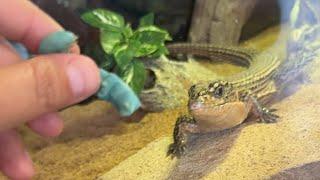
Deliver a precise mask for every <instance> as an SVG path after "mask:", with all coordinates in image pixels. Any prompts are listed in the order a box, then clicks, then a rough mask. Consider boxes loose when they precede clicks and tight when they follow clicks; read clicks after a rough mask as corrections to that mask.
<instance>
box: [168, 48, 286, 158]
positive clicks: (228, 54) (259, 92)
mask: <svg viewBox="0 0 320 180" xmlns="http://www.w3.org/2000/svg"><path fill="white" fill-rule="evenodd" d="M168 49H169V51H170V55H179V54H185V55H186V54H187V55H194V56H201V57H206V58H209V59H211V60H223V61H225V60H227V61H230V62H232V63H238V64H242V65H245V66H247V67H248V69H247V70H245V71H243V72H240V73H238V74H235V75H232V76H229V77H226V78H224V79H220V80H214V81H212V82H201V83H198V84H195V85H193V86H191V87H190V89H189V102H188V108H189V115H183V116H180V117H178V119H177V121H176V124H175V128H174V133H173V136H174V142H173V144H171V145H170V147H169V151H168V155H173V156H178V157H179V156H181V155H182V154H183V153H184V151H185V149H186V143H187V135H188V133H205V132H213V131H220V130H223V129H228V128H231V127H234V126H236V125H238V124H240V123H242V122H243V121H244V120H245V119H246V118H247V117H248V115H250V114H253V115H255V116H257V117H258V119H259V120H260V121H261V122H265V123H273V122H275V121H276V120H277V118H278V116H277V115H276V114H274V111H275V109H268V108H266V107H265V106H264V105H265V104H266V102H267V101H266V100H268V99H270V98H268V97H269V96H270V95H272V94H273V93H275V92H276V88H275V83H274V79H273V77H274V75H275V73H276V71H277V69H278V67H279V65H280V61H279V60H278V59H277V58H276V57H275V56H272V55H271V54H268V53H260V54H259V53H256V52H253V51H249V50H243V49H239V48H221V47H215V46H212V45H208V44H188V43H181V44H173V45H169V46H168Z"/></svg>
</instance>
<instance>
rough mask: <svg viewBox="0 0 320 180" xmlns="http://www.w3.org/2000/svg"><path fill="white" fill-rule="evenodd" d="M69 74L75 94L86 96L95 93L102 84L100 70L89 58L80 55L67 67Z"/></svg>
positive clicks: (76, 95)
mask: <svg viewBox="0 0 320 180" xmlns="http://www.w3.org/2000/svg"><path fill="white" fill-rule="evenodd" d="M67 75H68V78H69V83H70V87H71V90H72V92H73V95H74V96H75V97H76V98H85V97H88V96H90V95H91V94H93V93H95V92H96V91H97V90H98V88H99V84H100V78H99V71H98V68H97V66H96V65H95V63H94V62H93V61H92V60H90V59H89V58H86V57H83V56H80V58H79V59H76V60H74V61H71V62H70V64H69V65H68V67H67Z"/></svg>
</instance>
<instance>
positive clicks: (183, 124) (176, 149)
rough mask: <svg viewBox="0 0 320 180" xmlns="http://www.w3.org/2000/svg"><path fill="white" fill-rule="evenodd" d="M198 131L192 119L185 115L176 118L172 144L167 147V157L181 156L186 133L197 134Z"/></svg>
mask: <svg viewBox="0 0 320 180" xmlns="http://www.w3.org/2000/svg"><path fill="white" fill-rule="evenodd" d="M198 131H199V130H198V126H197V124H196V121H195V119H194V118H193V117H191V116H185V115H184V116H180V117H178V119H177V121H176V124H175V127H174V131H173V140H174V142H173V143H172V144H171V145H170V146H169V150H168V155H172V156H177V157H180V156H181V155H183V154H184V152H185V149H186V144H187V137H188V133H197V132H198Z"/></svg>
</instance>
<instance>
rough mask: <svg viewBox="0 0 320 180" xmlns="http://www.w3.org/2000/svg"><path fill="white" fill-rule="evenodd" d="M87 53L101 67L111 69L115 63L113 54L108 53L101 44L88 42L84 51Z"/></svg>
mask: <svg viewBox="0 0 320 180" xmlns="http://www.w3.org/2000/svg"><path fill="white" fill-rule="evenodd" d="M83 53H84V54H85V55H87V56H89V57H91V58H92V59H93V60H94V61H95V62H96V63H97V64H98V66H99V67H101V68H103V69H105V70H107V71H110V70H111V69H112V68H113V67H114V65H115V60H114V58H113V57H112V56H111V55H108V54H106V53H105V52H104V51H103V49H102V47H101V46H100V44H96V43H88V44H86V46H85V47H84V52H83Z"/></svg>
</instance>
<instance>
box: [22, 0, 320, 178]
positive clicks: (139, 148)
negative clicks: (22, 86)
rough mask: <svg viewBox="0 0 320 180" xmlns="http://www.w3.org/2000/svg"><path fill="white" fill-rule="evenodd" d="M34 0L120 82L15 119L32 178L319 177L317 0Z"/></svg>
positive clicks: (319, 34)
mask: <svg viewBox="0 0 320 180" xmlns="http://www.w3.org/2000/svg"><path fill="white" fill-rule="evenodd" d="M33 2H34V3H35V4H36V5H37V6H39V7H40V8H41V9H42V10H44V11H45V12H46V13H48V14H49V15H50V16H52V17H53V18H54V19H55V20H56V21H58V22H59V23H60V24H61V25H62V26H63V27H64V28H65V30H66V31H69V32H71V33H73V34H74V35H75V36H76V37H77V43H78V44H79V46H80V48H81V53H82V54H84V55H87V56H89V57H90V58H92V59H93V60H94V61H95V62H96V63H97V65H98V66H99V67H100V68H101V70H103V72H105V73H107V74H108V73H112V74H113V75H114V77H115V78H116V81H117V82H118V81H119V82H121V83H123V84H120V85H119V87H118V88H117V89H112V88H111V89H110V88H109V87H110V86H111V85H110V81H108V80H106V81H104V82H105V83H104V84H103V83H102V87H103V88H104V90H105V91H108V93H107V94H103V95H101V94H99V93H97V94H95V95H93V96H92V97H90V98H89V99H87V100H85V101H84V102H81V103H79V104H77V105H74V106H72V107H69V108H66V109H64V110H62V111H61V115H62V116H63V117H64V121H65V129H64V131H63V133H62V135H61V136H59V137H57V138H54V139H44V138H41V137H38V136H36V135H34V134H32V133H31V132H29V131H28V130H26V129H24V128H21V129H20V131H21V133H22V134H23V137H24V141H25V143H26V144H27V146H28V147H29V149H30V150H31V156H32V159H33V160H34V162H35V164H36V166H37V170H38V171H37V175H36V177H35V179H101V180H102V179H318V178H320V174H319V173H318V171H317V169H319V163H318V161H319V160H320V153H319V151H318V149H319V147H320V134H319V132H320V131H319V130H318V127H319V126H320V121H319V118H318V114H319V112H320V102H319V101H318V100H319V99H320V94H319V93H318V89H319V87H320V85H319V83H320V72H319V71H318V68H317V67H318V66H319V62H318V59H319V53H320V51H319V50H320V40H319V39H318V38H320V2H319V1H317V0H246V1H241V0H224V1H222V0H183V1H182V0H170V1H169V0H162V1H160V0H144V1H142V0H135V1H129V0H91V1H87V0H33ZM103 75H105V74H103V73H102V77H103V78H105V77H106V76H107V75H105V76H103ZM108 77H109V76H108ZM105 79H107V78H105ZM113 82H114V80H112V83H113ZM117 85H118V84H117ZM108 88H109V89H108ZM123 88H127V89H126V90H125V91H124V93H119V92H122V89H123ZM106 89H107V90H106ZM117 93H118V94H117ZM119 94H120V95H119ZM101 97H105V98H101ZM106 97H107V98H106ZM318 97H319V98H318ZM134 98H136V99H134ZM133 101H134V103H133ZM131 104H134V105H133V106H130V105H131ZM128 107H129V108H128ZM125 108H127V109H126V110H127V111H125V112H124V110H123V109H125ZM128 109H129V110H128Z"/></svg>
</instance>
